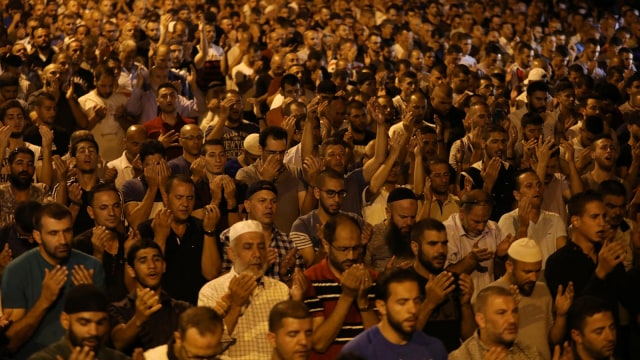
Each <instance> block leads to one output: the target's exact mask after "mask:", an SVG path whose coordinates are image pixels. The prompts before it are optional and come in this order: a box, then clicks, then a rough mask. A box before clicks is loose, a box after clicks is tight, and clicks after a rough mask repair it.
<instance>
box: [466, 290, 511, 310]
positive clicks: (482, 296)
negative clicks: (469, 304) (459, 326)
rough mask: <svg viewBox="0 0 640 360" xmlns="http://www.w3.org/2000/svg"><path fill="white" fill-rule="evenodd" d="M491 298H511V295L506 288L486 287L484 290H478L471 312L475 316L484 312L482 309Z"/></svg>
mask: <svg viewBox="0 0 640 360" xmlns="http://www.w3.org/2000/svg"><path fill="white" fill-rule="evenodd" d="M491 296H503V297H510V298H513V294H512V293H511V291H509V289H507V288H503V287H502V286H495V285H492V286H487V287H485V288H484V289H482V290H480V292H479V293H478V296H477V297H476V303H475V304H474V306H473V311H474V312H475V313H476V314H478V313H481V312H484V309H485V307H486V306H487V302H488V301H489V297H491Z"/></svg>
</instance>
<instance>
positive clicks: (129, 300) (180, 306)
mask: <svg viewBox="0 0 640 360" xmlns="http://www.w3.org/2000/svg"><path fill="white" fill-rule="evenodd" d="M160 303H161V304H162V307H161V308H160V310H158V311H156V312H154V313H153V314H151V315H150V316H149V318H148V319H147V321H145V322H143V323H142V326H140V331H139V332H138V336H136V339H135V341H134V342H133V343H132V344H131V345H130V346H129V349H130V350H133V349H135V348H138V347H141V348H142V349H143V350H148V349H151V348H154V347H156V346H160V345H162V344H166V343H167V342H169V340H170V339H171V338H172V337H173V332H174V331H176V330H177V329H178V318H179V317H180V314H182V313H183V312H185V311H186V310H187V309H189V308H190V307H191V306H192V305H191V304H189V303H187V302H185V301H180V300H176V299H172V298H171V297H169V294H167V293H166V292H165V291H164V290H161V291H160ZM135 312H136V292H135V291H133V292H131V293H130V294H129V295H127V297H126V298H124V299H122V300H121V301H118V302H114V303H111V304H110V305H109V321H110V322H111V328H112V329H113V328H114V327H116V326H118V325H120V324H127V323H128V322H129V321H130V320H131V319H132V318H133V315H134V314H135Z"/></svg>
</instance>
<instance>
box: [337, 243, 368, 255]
mask: <svg viewBox="0 0 640 360" xmlns="http://www.w3.org/2000/svg"><path fill="white" fill-rule="evenodd" d="M331 247H332V248H334V249H335V250H336V251H338V252H341V253H348V252H350V251H353V252H354V253H359V252H361V251H362V249H364V246H362V245H356V246H333V244H331Z"/></svg>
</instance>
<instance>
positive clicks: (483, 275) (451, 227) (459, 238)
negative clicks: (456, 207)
mask: <svg viewBox="0 0 640 360" xmlns="http://www.w3.org/2000/svg"><path fill="white" fill-rule="evenodd" d="M444 226H445V227H446V228H447V239H448V240H449V244H448V246H447V247H448V250H449V254H448V255H447V266H448V265H450V264H456V263H458V262H460V261H461V260H462V259H463V258H464V257H465V256H467V254H469V253H470V252H471V251H472V249H473V244H474V243H475V242H476V241H478V240H479V242H478V246H479V247H480V248H487V249H489V251H491V252H495V251H496V248H497V246H498V244H499V243H500V241H502V233H501V231H500V227H498V224H497V223H496V222H495V221H491V220H489V221H488V222H487V226H486V227H485V228H484V231H483V232H482V234H480V236H477V237H472V236H470V235H468V234H467V232H466V231H465V230H464V228H463V227H462V222H461V221H460V214H459V213H458V214H453V215H451V217H450V218H449V219H447V221H445V222H444ZM479 265H480V266H482V267H484V268H485V269H486V271H483V272H480V271H478V270H474V271H473V272H472V273H471V280H473V287H474V289H476V290H475V291H480V290H482V289H484V288H485V287H486V286H487V285H489V284H490V283H492V282H493V280H494V279H493V259H489V260H486V261H483V262H481V263H480V264H479Z"/></svg>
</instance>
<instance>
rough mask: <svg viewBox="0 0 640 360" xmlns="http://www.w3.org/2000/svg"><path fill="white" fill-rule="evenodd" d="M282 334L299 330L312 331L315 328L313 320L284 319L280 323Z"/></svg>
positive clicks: (309, 318)
mask: <svg viewBox="0 0 640 360" xmlns="http://www.w3.org/2000/svg"><path fill="white" fill-rule="evenodd" d="M280 326H281V327H280V329H279V331H280V332H287V331H291V330H298V329H305V330H306V329H311V328H312V327H313V318H311V317H308V318H305V319H296V318H292V317H287V318H284V319H282V321H281V323H280Z"/></svg>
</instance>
